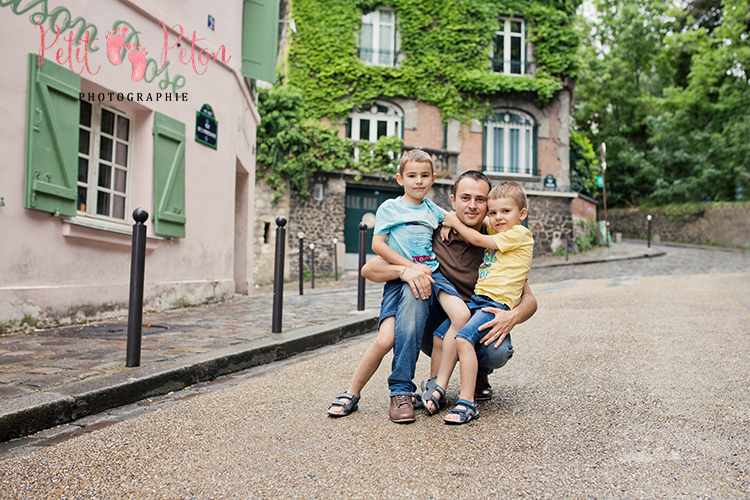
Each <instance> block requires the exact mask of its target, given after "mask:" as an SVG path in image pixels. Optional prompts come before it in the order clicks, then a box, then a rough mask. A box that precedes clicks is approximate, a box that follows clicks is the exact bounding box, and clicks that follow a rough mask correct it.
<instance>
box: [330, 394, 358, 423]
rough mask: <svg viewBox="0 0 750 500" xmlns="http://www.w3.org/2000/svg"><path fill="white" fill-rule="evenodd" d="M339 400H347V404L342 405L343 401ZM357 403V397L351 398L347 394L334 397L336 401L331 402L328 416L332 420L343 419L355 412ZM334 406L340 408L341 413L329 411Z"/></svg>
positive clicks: (351, 396)
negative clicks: (332, 418)
mask: <svg viewBox="0 0 750 500" xmlns="http://www.w3.org/2000/svg"><path fill="white" fill-rule="evenodd" d="M339 399H348V400H349V402H348V403H344V402H343V401H339ZM357 403H359V396H353V395H351V394H349V393H348V392H343V393H341V394H339V395H338V396H336V399H334V400H333V402H332V403H331V406H329V407H328V416H329V417H334V418H337V417H345V416H347V415H349V414H350V413H352V412H354V411H357V408H358V407H357ZM334 406H340V407H341V412H335V411H331V410H332V409H333V407H334Z"/></svg>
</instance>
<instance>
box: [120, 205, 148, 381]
mask: <svg viewBox="0 0 750 500" xmlns="http://www.w3.org/2000/svg"><path fill="white" fill-rule="evenodd" d="M133 219H134V220H135V224H133V249H132V251H131V256H130V302H129V304H128V340H127V345H126V354H125V366H128V367H131V366H140V364H141V337H142V334H143V282H144V278H145V266H146V225H145V224H144V222H146V220H148V212H146V211H145V210H144V209H142V208H136V209H135V210H134V211H133Z"/></svg>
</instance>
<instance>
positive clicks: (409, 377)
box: [380, 280, 437, 396]
mask: <svg viewBox="0 0 750 500" xmlns="http://www.w3.org/2000/svg"><path fill="white" fill-rule="evenodd" d="M433 295H434V294H433ZM431 301H432V296H431V298H430V299H427V300H422V299H415V298H414V294H413V293H412V291H411V287H410V286H409V284H408V283H404V282H402V281H401V280H393V281H389V282H388V283H386V284H385V286H384V287H383V301H382V304H381V307H380V321H383V319H385V318H387V317H389V316H396V325H395V331H394V336H393V363H392V364H391V375H390V376H389V377H388V387H389V389H390V391H391V396H398V395H400V394H409V395H411V394H413V393H414V391H416V390H417V386H416V385H414V372H415V370H416V367H417V358H418V356H419V346H420V345H421V343H422V333H423V332H424V326H425V323H426V322H427V315H428V313H429V310H430V303H431ZM435 302H436V303H437V301H435Z"/></svg>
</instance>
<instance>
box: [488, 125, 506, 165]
mask: <svg viewBox="0 0 750 500" xmlns="http://www.w3.org/2000/svg"><path fill="white" fill-rule="evenodd" d="M491 130H492V133H493V134H492V135H493V139H494V143H493V147H494V155H493V156H494V157H493V158H492V166H493V167H494V168H493V170H494V171H495V172H502V171H503V135H504V131H503V129H501V128H497V127H496V128H492V129H491Z"/></svg>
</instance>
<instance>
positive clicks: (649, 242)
mask: <svg viewBox="0 0 750 500" xmlns="http://www.w3.org/2000/svg"><path fill="white" fill-rule="evenodd" d="M646 220H647V221H648V248H651V214H649V215H647V216H646Z"/></svg>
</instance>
